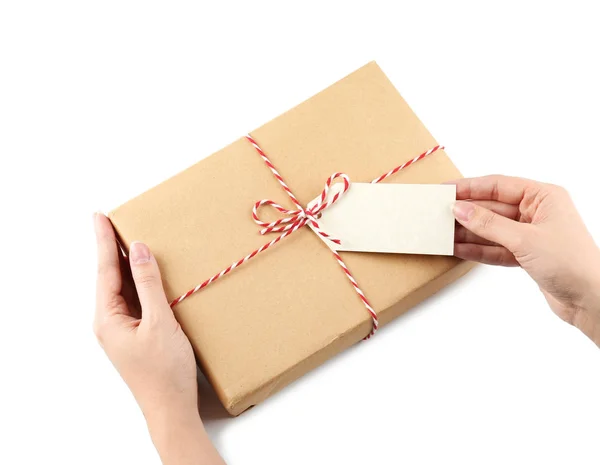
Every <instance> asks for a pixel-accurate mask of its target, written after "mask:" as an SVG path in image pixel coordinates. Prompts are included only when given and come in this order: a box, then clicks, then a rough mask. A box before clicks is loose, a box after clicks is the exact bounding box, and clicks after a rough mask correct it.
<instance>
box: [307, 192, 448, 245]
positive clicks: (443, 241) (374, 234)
mask: <svg viewBox="0 0 600 465" xmlns="http://www.w3.org/2000/svg"><path fill="white" fill-rule="evenodd" d="M341 190H342V185H341V183H338V184H334V185H333V186H332V188H331V190H330V192H329V196H328V197H329V198H331V197H332V196H333V195H334V194H335V192H338V191H341ZM455 199H456V186H454V185H445V184H444V185H438V184H370V183H369V184H365V183H352V184H351V185H350V189H349V190H348V192H346V193H345V194H344V195H343V196H342V198H341V199H339V200H338V201H337V202H336V203H335V204H334V205H332V206H330V207H329V208H327V209H326V210H324V211H323V215H322V217H321V218H320V219H319V226H320V227H321V229H322V230H323V231H325V232H326V233H327V234H329V235H331V236H333V237H334V238H337V239H340V240H341V241H342V244H341V245H337V244H334V243H333V242H330V241H327V243H328V245H329V246H330V247H331V248H332V249H334V250H338V251H353V252H387V253H410V254H428V255H453V253H454V215H453V214H452V205H453V204H454V201H455ZM315 201H316V200H313V201H312V202H311V203H310V204H309V208H310V206H311V205H312V204H313V203H314V202H315Z"/></svg>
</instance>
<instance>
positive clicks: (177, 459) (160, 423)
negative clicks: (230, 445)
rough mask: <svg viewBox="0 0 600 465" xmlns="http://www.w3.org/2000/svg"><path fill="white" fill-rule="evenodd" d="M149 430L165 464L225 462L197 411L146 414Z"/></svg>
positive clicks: (212, 464)
mask: <svg viewBox="0 0 600 465" xmlns="http://www.w3.org/2000/svg"><path fill="white" fill-rule="evenodd" d="M147 421H148V430H149V431H150V436H151V437H152V441H153V442H154V445H155V447H156V450H157V451H158V453H159V455H160V458H161V460H162V462H163V464H164V465H187V464H190V465H191V464H194V465H197V464H203V465H224V464H225V462H224V461H223V459H222V458H221V456H220V455H219V453H218V452H217V450H216V449H215V448H214V446H213V445H212V443H211V441H210V438H209V437H208V434H207V433H206V430H205V429H204V425H203V424H202V420H201V419H200V416H199V415H198V414H197V413H196V412H186V413H183V414H178V413H174V412H166V413H164V414H157V415H152V416H149V417H147Z"/></svg>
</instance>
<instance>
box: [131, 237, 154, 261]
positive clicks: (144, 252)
mask: <svg viewBox="0 0 600 465" xmlns="http://www.w3.org/2000/svg"><path fill="white" fill-rule="evenodd" d="M129 260H130V261H131V263H133V264H134V265H142V264H144V263H147V262H149V261H150V249H149V248H148V246H147V245H146V244H142V243H141V242H137V241H135V242H132V243H131V246H130V247H129Z"/></svg>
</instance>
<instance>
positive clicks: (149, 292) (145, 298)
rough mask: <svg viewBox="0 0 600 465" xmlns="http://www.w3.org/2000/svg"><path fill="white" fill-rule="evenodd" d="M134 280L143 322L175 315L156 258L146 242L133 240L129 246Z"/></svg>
mask: <svg viewBox="0 0 600 465" xmlns="http://www.w3.org/2000/svg"><path fill="white" fill-rule="evenodd" d="M129 263H130V264H131V274H132V276H133V282H134V283H135V288H136V290H137V294H138V297H139V299H140V305H141V307H142V322H143V321H145V320H146V321H153V320H157V319H160V318H162V317H164V316H165V315H171V317H172V316H173V312H172V310H171V307H169V303H168V302H167V297H166V296H165V291H164V289H163V285H162V281H161V277H160V270H159V269H158V264H157V263H156V259H155V258H154V256H153V255H152V253H151V252H150V249H149V248H148V246H147V245H146V244H142V243H141V242H133V243H132V244H131V247H130V248H129Z"/></svg>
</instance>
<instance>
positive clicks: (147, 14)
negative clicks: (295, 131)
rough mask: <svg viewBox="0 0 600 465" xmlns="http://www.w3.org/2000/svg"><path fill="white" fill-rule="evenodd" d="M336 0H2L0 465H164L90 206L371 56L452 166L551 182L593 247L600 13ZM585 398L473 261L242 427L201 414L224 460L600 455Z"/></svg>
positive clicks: (542, 322) (573, 358) (566, 368)
mask: <svg viewBox="0 0 600 465" xmlns="http://www.w3.org/2000/svg"><path fill="white" fill-rule="evenodd" d="M201 3H203V4H204V3H207V5H204V6H201ZM351 3H353V2H349V1H344V2H338V3H334V2H322V1H321V2H310V1H304V2H296V3H291V2H273V3H271V4H268V3H266V2H260V1H253V2H239V5H236V4H233V3H232V2H210V3H208V2H164V3H159V2H154V1H144V2H142V1H139V2H127V1H104V2H81V1H71V2H67V1H54V2H45V1H40V2H37V3H36V2H30V1H25V0H22V1H10V0H8V1H4V2H2V3H0V160H1V161H0V163H1V165H0V202H1V203H0V205H1V206H2V211H1V216H0V218H1V219H0V235H1V242H0V243H1V247H2V249H1V250H2V255H1V262H0V263H1V264H2V268H1V269H2V280H1V283H0V286H1V287H2V292H1V297H0V299H1V303H0V309H1V310H0V311H1V315H2V317H1V318H2V319H1V321H0V358H1V360H0V361H1V365H0V367H1V368H0V370H1V371H0V429H1V431H0V433H1V434H0V463H6V464H25V463H64V464H75V463H77V464H80V463H85V464H90V465H91V464H107V463H111V464H158V463H159V459H158V456H157V454H156V452H155V451H154V449H153V446H152V444H151V441H150V439H149V437H148V434H147V432H146V429H145V423H144V419H143V417H142V415H141V413H140V412H139V411H138V408H137V405H136V404H135V402H134V400H133V398H132V396H131V395H130V393H129V391H128V389H127V387H126V386H125V385H124V383H123V382H122V381H121V379H120V378H119V376H118V375H117V373H116V372H115V371H114V369H113V368H112V366H111V364H110V362H109V361H108V360H107V359H106V358H105V356H104V354H103V352H102V351H101V349H100V348H99V346H98V345H97V343H96V342H95V339H94V336H93V334H92V329H91V322H92V315H93V307H94V274H95V250H94V240H93V234H92V221H91V215H92V212H93V211H95V210H98V209H101V210H104V211H107V210H109V209H111V208H113V207H115V206H117V205H118V204H120V203H122V202H124V201H126V200H128V199H129V198H131V197H132V196H134V195H136V194H138V193H140V192H142V191H143V190H145V189H147V188H149V187H151V186H153V185H155V184H156V183H158V182H160V181H162V180H163V179H165V178H166V177H168V176H170V175H172V174H174V173H176V172H178V171H180V170H182V169H184V168H186V167H187V166H189V165H191V164H192V163H194V162H196V161H197V160H198V159H200V158H202V157H204V156H206V155H208V154H210V153H212V152H213V151H215V150H217V149H219V148H221V147H222V146H224V145H226V144H228V143H229V142H231V141H232V140H234V139H235V138H237V137H239V136H241V135H243V134H245V133H246V132H247V131H248V130H252V129H253V128H255V127H257V126H259V125H261V124H263V123H264V122H266V121H268V120H269V119H271V118H273V117H275V116H277V115H278V114H280V113H281V112H283V111H285V110H287V109H288V108H290V107H292V106H294V105H296V104H297V103H299V102H300V101H302V100H304V99H305V98H308V97H310V96H311V95H312V94H314V93H316V92H317V91H319V90H321V89H323V88H324V87H326V86H328V85H329V84H331V83H333V82H334V81H336V80H337V79H339V78H341V77H343V76H344V75H346V74H348V73H349V72H351V71H353V70H354V69H356V68H358V67H360V66H362V65H363V64H365V63H366V62H368V61H370V60H372V59H376V60H377V61H378V63H379V64H380V65H381V67H382V68H383V69H384V71H385V72H386V73H387V74H388V75H389V77H390V78H391V79H392V81H393V82H394V84H395V85H396V86H397V87H398V89H399V90H400V92H401V93H402V94H403V96H404V97H405V99H406V100H407V101H408V102H409V104H410V105H411V106H412V107H413V108H414V109H415V111H416V112H417V114H418V115H419V117H420V118H421V119H422V120H423V121H424V123H425V124H426V125H427V127H428V128H429V130H430V131H431V132H432V133H433V134H434V136H435V137H436V138H437V139H438V140H439V141H440V142H442V143H443V144H445V145H446V147H447V150H448V153H449V154H450V156H451V157H452V158H453V160H454V161H455V163H456V164H457V165H458V166H459V167H460V168H461V169H462V171H463V172H464V173H465V174H466V175H471V176H474V175H483V174H490V173H505V174H514V175H520V176H525V177H531V178H535V179H539V180H544V181H549V182H553V183H557V184H562V185H564V186H565V187H567V188H568V189H569V190H570V192H571V194H572V196H573V197H574V199H575V202H576V204H577V205H578V207H579V209H580V211H581V213H582V215H583V216H584V218H585V219H586V221H587V224H588V226H589V228H590V229H591V231H592V233H593V234H594V236H595V238H596V239H597V240H598V239H600V215H599V214H598V199H599V198H600V186H599V183H598V171H597V167H598V156H599V155H600V149H599V148H598V145H597V140H598V131H599V128H600V116H599V115H600V113H599V111H598V108H599V107H600V90H599V89H600V86H599V85H598V83H599V82H600V71H599V69H598V53H599V52H598V46H599V45H600V32H599V31H600V28H599V27H598V20H597V19H598V15H597V13H595V11H594V6H597V5H594V3H597V2H593V1H590V2H587V3H584V2H576V1H569V2H566V1H565V2H549V1H544V2H539V3H534V2H527V1H525V2H524V1H518V2H510V1H504V2H497V3H496V2H494V3H492V2H475V1H474V2H472V3H468V2H439V3H435V2H431V1H420V2H410V3H406V4H404V3H403V2H388V3H389V4H388V5H385V4H384V3H382V2H377V1H369V2H356V3H357V6H352V5H351ZM208 4H209V5H210V6H208ZM409 5H410V6H409ZM198 234H202V231H198ZM599 392H600V350H598V348H597V347H596V346H595V345H593V344H592V343H591V342H590V341H589V340H587V339H586V338H585V337H584V336H582V335H581V334H580V333H579V332H578V331H577V330H575V329H573V328H571V327H569V326H568V325H566V324H564V323H562V322H561V321H560V320H559V319H558V318H557V317H555V316H554V315H553V314H552V313H551V311H550V310H549V309H548V308H547V306H546V304H545V301H544V299H543V298H542V296H541V294H540V293H539V292H538V289H537V287H536V285H535V284H534V283H533V282H532V281H531V280H529V278H528V277H527V276H526V275H525V273H524V272H523V271H521V270H517V269H492V268H487V267H481V268H479V269H477V270H476V271H474V272H473V273H472V274H471V275H470V276H468V277H466V278H465V279H463V280H462V281H461V282H459V283H457V284H456V285H454V286H452V287H451V288H449V289H447V290H445V291H443V292H441V293H440V294H439V295H437V296H435V297H434V298H431V299H430V300H428V301H427V302H426V303H424V304H423V305H420V306H419V307H418V308H417V309H415V310H414V311H411V312H409V313H408V314H407V315H406V316H404V317H402V318H400V319H399V320H398V321H396V322H394V323H393V324H391V325H390V326H389V327H387V328H385V329H384V330H383V331H381V332H380V333H379V334H378V336H377V337H376V338H374V339H373V340H371V341H369V342H368V343H362V344H358V345H357V346H355V347H354V348H352V349H351V350H349V351H347V352H346V353H344V354H343V355H341V356H339V357H337V358H336V359H335V360H333V361H331V362H329V363H327V364H325V365H324V366H323V367H321V368H320V369H318V370H316V371H315V372H313V373H311V374H309V375H307V376H305V377H304V378H303V379H302V380H300V381H299V382H296V383H295V384H294V385H292V386H290V387H289V388H287V389H285V390H284V391H283V392H281V393H280V394H278V395H276V396H275V397H273V398H272V399H270V400H268V401H267V402H264V403H263V404H261V405H259V406H257V407H255V408H254V409H252V410H251V411H249V412H247V413H245V414H243V415H242V416H241V417H239V418H235V419H231V418H227V417H226V416H224V413H223V411H222V409H221V408H220V407H219V406H218V404H216V402H215V400H214V398H213V397H212V396H211V395H210V394H205V395H203V397H202V400H201V403H202V411H203V417H204V419H205V423H206V424H207V427H208V429H209V431H210V434H211V437H212V438H213V440H214V442H215V443H216V445H217V447H218V448H219V450H220V451H221V452H222V454H223V455H224V457H225V458H226V459H227V460H228V461H229V462H230V463H232V464H258V463H260V464H280V463H286V464H305V463H318V464H319V463H349V464H360V463H378V464H392V463H407V464H421V463H436V464H439V463H461V464H481V463H486V464H487V463H502V464H505V463H517V464H530V463H570V464H592V463H594V464H596V463H598V462H599V461H600V457H599V454H600V452H599V450H598V440H599V437H600V423H599V422H598V418H599V417H600V396H599V395H598V393H599Z"/></svg>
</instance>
